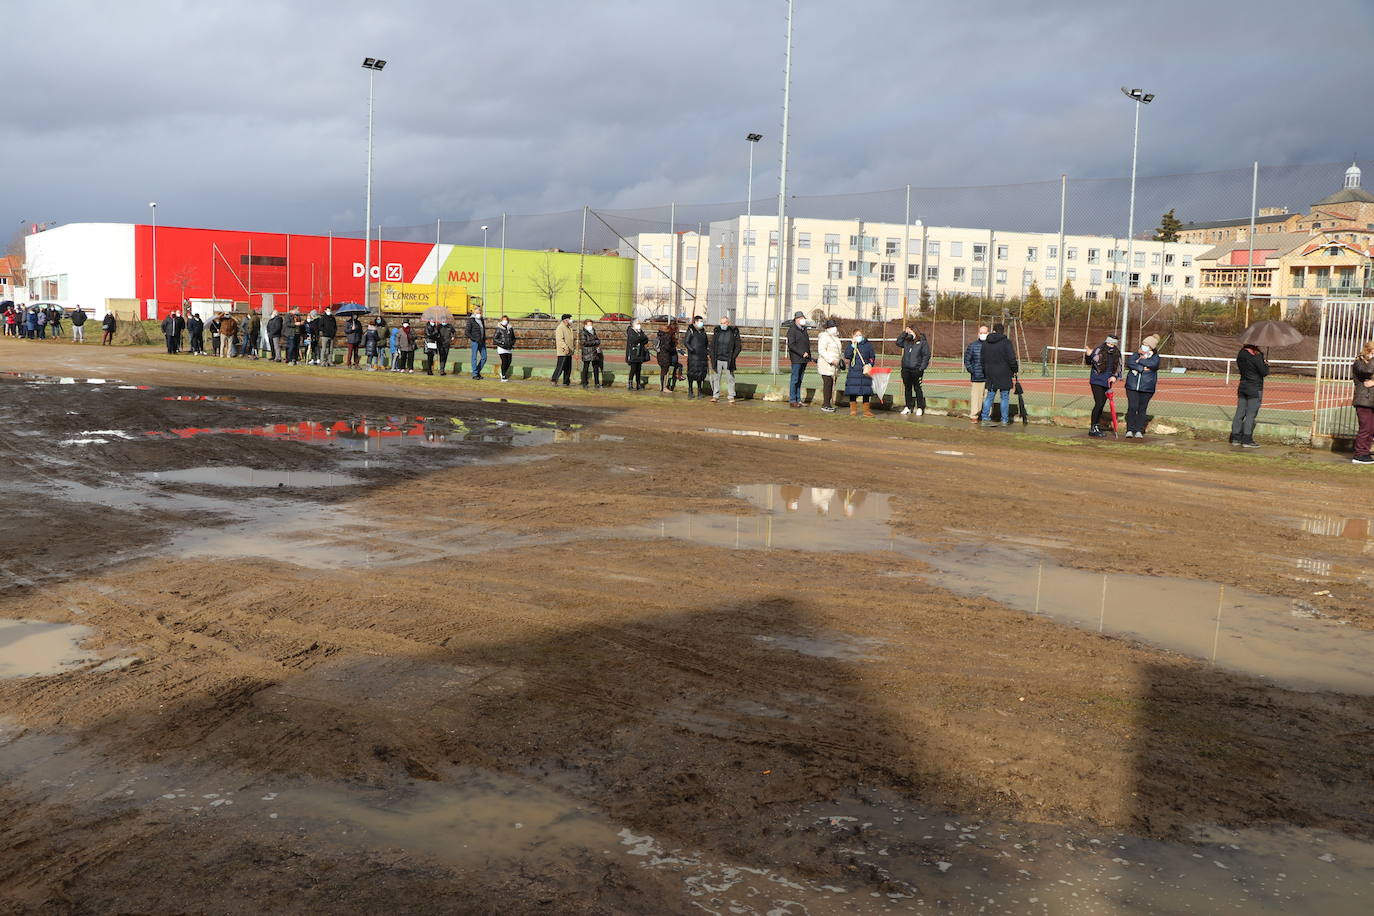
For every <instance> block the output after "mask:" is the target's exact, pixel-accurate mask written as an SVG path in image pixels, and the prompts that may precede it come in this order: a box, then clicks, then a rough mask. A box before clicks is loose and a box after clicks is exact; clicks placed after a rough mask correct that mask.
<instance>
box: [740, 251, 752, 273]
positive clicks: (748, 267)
mask: <svg viewBox="0 0 1374 916" xmlns="http://www.w3.org/2000/svg"><path fill="white" fill-rule="evenodd" d="M740 270H742V271H744V272H745V273H747V274H751V273H753V272H754V256H753V255H752V254H746V255H745V256H744V266H743V267H741V268H740Z"/></svg>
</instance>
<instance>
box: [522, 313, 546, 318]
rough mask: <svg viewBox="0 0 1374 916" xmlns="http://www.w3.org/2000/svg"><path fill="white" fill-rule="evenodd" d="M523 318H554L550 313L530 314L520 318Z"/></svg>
mask: <svg viewBox="0 0 1374 916" xmlns="http://www.w3.org/2000/svg"><path fill="white" fill-rule="evenodd" d="M520 317H521V318H552V317H553V316H552V315H550V314H549V313H548V312H528V313H526V314H524V315H521V316H520Z"/></svg>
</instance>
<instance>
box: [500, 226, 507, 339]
mask: <svg viewBox="0 0 1374 916" xmlns="http://www.w3.org/2000/svg"><path fill="white" fill-rule="evenodd" d="M505 313H506V214H504V213H502V214H501V314H503V315H504V314H505Z"/></svg>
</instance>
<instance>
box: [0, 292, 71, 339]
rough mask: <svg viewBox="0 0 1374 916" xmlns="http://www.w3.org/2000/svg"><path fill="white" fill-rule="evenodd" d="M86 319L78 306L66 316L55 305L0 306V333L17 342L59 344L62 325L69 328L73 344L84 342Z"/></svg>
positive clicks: (16, 304)
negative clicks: (35, 341)
mask: <svg viewBox="0 0 1374 916" xmlns="http://www.w3.org/2000/svg"><path fill="white" fill-rule="evenodd" d="M88 317H89V316H88V315H87V313H86V310H85V309H83V308H82V307H81V306H79V305H78V306H75V307H74V308H73V309H72V310H71V312H70V313H68V312H67V311H66V310H65V309H63V308H62V307H61V306H59V305H51V304H40V303H34V304H31V305H23V304H21V303H16V302H10V301H8V300H7V301H5V302H4V303H0V333H3V334H4V336H6V337H17V338H20V339H21V340H59V339H61V338H62V337H63V333H62V332H63V322H67V323H68V324H70V326H71V339H72V342H73V343H84V342H85V340H86V333H85V329H86V320H87V318H88Z"/></svg>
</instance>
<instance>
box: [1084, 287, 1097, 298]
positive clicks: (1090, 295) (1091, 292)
mask: <svg viewBox="0 0 1374 916" xmlns="http://www.w3.org/2000/svg"><path fill="white" fill-rule="evenodd" d="M1083 298H1084V299H1093V300H1096V299H1097V290H1095V289H1090V290H1088V291H1087V292H1086V293H1084V294H1083Z"/></svg>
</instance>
